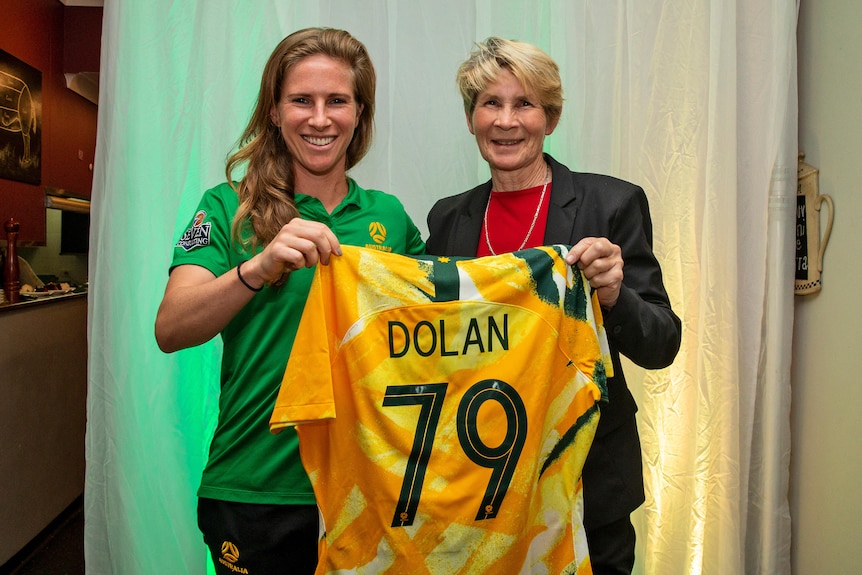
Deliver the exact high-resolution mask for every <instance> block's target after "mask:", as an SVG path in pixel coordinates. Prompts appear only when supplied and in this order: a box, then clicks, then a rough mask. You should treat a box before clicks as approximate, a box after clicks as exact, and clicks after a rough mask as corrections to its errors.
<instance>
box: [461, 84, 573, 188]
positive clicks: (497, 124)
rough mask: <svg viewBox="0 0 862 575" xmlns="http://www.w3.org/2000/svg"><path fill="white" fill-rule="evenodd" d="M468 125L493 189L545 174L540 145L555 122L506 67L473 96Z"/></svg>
mask: <svg viewBox="0 0 862 575" xmlns="http://www.w3.org/2000/svg"><path fill="white" fill-rule="evenodd" d="M467 126H468V127H469V129H470V133H472V134H473V135H474V136H476V143H477V144H478V145H479V152H480V153H481V154H482V157H483V158H485V161H486V162H488V165H489V166H490V167H491V174H492V177H493V178H494V180H495V182H494V184H495V189H498V190H499V191H505V190H501V189H500V185H501V183H503V182H511V184H510V185H508V186H506V184H503V185H504V187H510V188H511V189H522V188H524V187H529V186H530V185H535V184H534V183H533V182H532V179H534V177H535V176H536V175H537V174H538V175H540V176H543V175H544V173H545V165H544V162H545V161H544V158H543V157H542V144H543V142H544V140H545V136H547V135H549V134H551V132H553V131H554V128H555V127H556V122H553V123H550V122H548V118H547V115H546V114H545V111H544V109H543V108H542V105H541V103H540V102H539V98H538V97H537V96H536V94H535V93H534V92H533V91H532V90H525V89H524V87H523V86H522V85H521V83H520V82H519V81H518V79H517V78H516V77H515V76H514V75H513V74H512V73H511V72H510V71H509V70H507V69H506V68H503V69H501V70H500V74H499V76H498V77H497V80H496V81H495V82H492V83H491V84H488V87H487V88H486V89H484V90H483V91H481V92H479V94H478V95H477V96H476V105H475V107H474V108H473V113H472V116H468V117H467Z"/></svg>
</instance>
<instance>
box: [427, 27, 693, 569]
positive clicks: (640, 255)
mask: <svg viewBox="0 0 862 575" xmlns="http://www.w3.org/2000/svg"><path fill="white" fill-rule="evenodd" d="M457 79H458V84H459V88H460V90H461V95H462V97H463V100H464V110H465V112H466V116H467V126H468V128H469V130H470V132H471V133H472V134H474V135H475V137H476V143H477V145H478V146H479V150H480V152H481V154H482V157H483V158H484V159H485V160H486V161H487V162H488V165H489V167H490V170H491V180H490V181H488V182H485V183H484V184H481V185H479V186H477V187H475V188H473V189H472V190H469V191H467V192H464V193H461V194H458V195H456V196H451V197H448V198H444V199H442V200H439V201H438V202H437V203H436V204H435V205H434V207H433V208H432V209H431V211H430V213H429V214H428V229H429V232H430V235H429V237H428V241H427V243H426V246H427V249H428V252H429V253H430V254H434V255H449V256H483V255H493V254H498V253H504V252H509V251H516V250H518V249H523V248H529V247H535V246H540V245H550V244H567V245H569V246H572V248H571V251H570V252H569V254H568V256H567V258H566V259H567V261H568V262H569V263H570V264H572V265H575V264H577V266H578V267H579V268H581V269H582V270H583V271H584V274H585V276H586V277H587V279H588V280H589V281H590V285H591V286H592V287H593V288H595V289H596V290H597V291H598V296H599V301H600V303H601V305H602V310H603V317H604V323H605V328H606V331H607V335H608V341H609V344H610V349H611V355H612V358H613V364H614V365H613V368H614V376H613V377H611V378H610V379H609V381H608V394H609V401H608V403H607V404H603V405H602V407H601V418H600V420H599V427H598V430H597V434H596V438H595V440H594V442H593V445H592V447H591V449H590V454H589V456H588V457H587V461H586V464H585V466H584V471H583V481H584V508H585V514H584V524H585V527H586V531H587V540H588V543H589V550H590V560H591V562H592V567H593V572H594V573H596V574H606V573H607V574H610V573H614V574H616V573H631V570H632V567H633V564H634V549H635V532H634V527H633V526H632V523H631V519H630V514H631V512H632V511H634V510H635V509H636V508H637V507H638V506H639V505H640V504H641V503H643V501H644V483H643V472H642V465H641V449H640V440H639V438H638V431H637V425H636V422H635V412H636V411H637V405H636V404H635V401H634V398H633V397H632V395H631V392H630V391H629V389H628V387H627V386H626V381H625V376H624V374H623V370H622V366H621V365H620V354H622V355H625V356H626V357H628V358H629V359H630V360H632V361H633V362H634V363H635V364H637V365H639V366H641V367H644V368H647V369H658V368H662V367H667V366H668V365H670V363H671V362H672V361H673V359H674V357H675V356H676V353H677V351H678V350H679V345H680V337H681V322H680V320H679V318H678V317H677V316H676V314H674V312H673V310H672V309H671V306H670V301H669V299H668V295H667V292H666V291H665V288H664V284H663V282H662V273H661V268H660V267H659V264H658V261H657V260H656V258H655V256H654V255H653V251H652V223H651V220H650V214H649V205H648V204H647V198H646V195H645V194H644V191H643V190H642V189H641V188H640V187H638V186H636V185H634V184H631V183H628V182H625V181H623V180H619V179H616V178H613V177H610V176H603V175H598V174H585V173H578V172H572V171H571V170H569V169H568V168H567V167H566V166H564V165H563V164H560V163H559V162H557V161H556V160H554V159H553V158H552V157H550V156H549V155H547V154H543V153H542V146H543V142H544V138H545V136H547V135H549V134H551V133H552V132H553V131H554V128H556V126H557V123H558V121H559V119H560V114H561V112H562V101H563V97H562V84H561V82H560V76H559V69H558V67H557V65H556V63H555V62H554V61H553V60H552V59H551V58H550V57H549V56H548V55H547V54H545V53H544V52H543V51H541V50H539V49H538V48H536V47H535V46H532V45H530V44H525V43H522V42H514V41H510V40H505V39H502V38H495V37H492V38H488V39H487V40H485V41H484V42H481V43H479V44H477V48H476V49H475V50H474V51H473V52H472V53H471V55H470V57H469V58H468V59H467V61H466V62H464V63H463V64H462V65H461V67H460V68H459V70H458V76H457ZM623 264H625V269H623Z"/></svg>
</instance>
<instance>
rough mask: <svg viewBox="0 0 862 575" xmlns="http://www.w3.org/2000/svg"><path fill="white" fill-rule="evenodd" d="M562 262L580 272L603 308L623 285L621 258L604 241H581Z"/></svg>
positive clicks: (614, 247)
mask: <svg viewBox="0 0 862 575" xmlns="http://www.w3.org/2000/svg"><path fill="white" fill-rule="evenodd" d="M566 263H567V264H569V265H571V266H573V265H577V266H578V268H579V269H580V270H581V271H582V272H584V277H586V278H587V281H589V282H590V287H591V288H593V289H594V290H596V291H597V292H598V294H597V295H598V297H599V303H600V304H601V305H602V308H603V309H611V308H612V307H614V305H615V304H616V303H617V298H619V296H620V287H621V286H622V285H623V255H622V250H621V249H620V246H618V245H616V244H614V243H612V242H611V241H610V240H609V239H608V238H593V237H590V238H583V239H581V240H580V241H579V242H578V243H576V244H575V245H574V246H572V249H571V250H569V253H568V254H566Z"/></svg>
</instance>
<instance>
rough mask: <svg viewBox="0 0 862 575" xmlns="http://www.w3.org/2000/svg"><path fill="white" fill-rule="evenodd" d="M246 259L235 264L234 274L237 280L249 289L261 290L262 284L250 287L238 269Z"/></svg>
mask: <svg viewBox="0 0 862 575" xmlns="http://www.w3.org/2000/svg"><path fill="white" fill-rule="evenodd" d="M246 261H247V260H243V261H241V262H239V264H238V265H237V266H236V275H237V276H238V277H239V281H241V282H242V285H244V286H245V287H247V288H248V289H250V290H251V291H255V292H257V291H260V290H262V289H263V286H260V287H259V288H256V287H251V285H250V284H249V283H248V282H247V281H245V279H244V278H243V277H242V273H241V272H240V271H239V268H241V267H242V264H244V263H245V262H246Z"/></svg>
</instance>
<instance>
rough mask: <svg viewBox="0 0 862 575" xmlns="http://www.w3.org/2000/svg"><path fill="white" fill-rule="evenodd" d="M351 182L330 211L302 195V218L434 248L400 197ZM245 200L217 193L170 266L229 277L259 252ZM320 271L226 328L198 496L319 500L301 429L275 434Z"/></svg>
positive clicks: (224, 188) (398, 247)
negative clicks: (244, 213) (243, 243)
mask: <svg viewBox="0 0 862 575" xmlns="http://www.w3.org/2000/svg"><path fill="white" fill-rule="evenodd" d="M349 183H350V186H349V190H348V193H347V196H345V198H344V200H343V201H342V202H341V203H340V204H339V205H338V206H337V207H336V208H335V209H334V210H333V211H332V213H331V214H330V213H327V211H326V209H325V208H324V207H323V204H321V203H320V201H319V200H317V199H316V198H313V197H311V196H306V195H303V194H297V195H296V205H297V208H298V209H299V214H300V217H301V218H303V219H306V220H313V221H317V222H321V223H324V224H326V225H327V226H328V227H329V228H330V229H331V230H332V231H333V233H335V236H336V237H337V238H338V240H339V242H341V243H342V244H347V245H355V246H363V247H373V248H375V249H382V250H385V251H392V252H395V253H401V254H422V253H424V252H425V244H424V242H423V241H422V237H421V234H420V233H419V230H418V229H417V228H416V226H415V225H414V223H413V221H412V220H411V219H410V216H408V215H407V212H406V211H405V210H404V206H403V205H402V204H401V202H400V201H399V200H398V199H397V198H396V197H395V196H393V195H390V194H386V193H383V192H380V191H377V190H364V189H362V188H360V187H359V186H358V185H357V184H356V182H354V181H353V180H349ZM238 206H239V200H238V198H237V195H236V193H235V192H234V191H233V189H232V188H231V187H230V186H229V185H228V184H227V183H224V184H221V185H219V186H216V187H215V188H212V189H211V190H208V191H207V192H206V193H205V194H204V196H203V198H202V199H201V202H200V205H199V206H198V209H197V211H196V213H195V216H194V217H193V218H192V221H191V223H190V224H189V227H188V229H187V230H186V232H185V233H184V234H183V236H182V238H180V240H179V241H178V242H177V245H176V247H175V249H174V257H173V262H172V266H171V267H175V266H178V265H184V264H194V265H198V266H202V267H205V268H207V269H208V270H210V271H211V272H212V273H213V274H215V275H216V276H220V275H222V274H224V273H225V272H228V271H230V270H231V269H233V268H234V267H236V265H237V264H239V263H240V262H241V261H243V260H246V259H249V257H251V254H249V253H244V252H241V251H238V249H237V246H236V244H235V242H232V241H231V237H230V230H231V223H232V222H233V217H234V214H235V213H236V210H237V207H238ZM313 274H314V270H313V269H311V268H306V269H301V270H297V271H295V272H292V273H291V274H290V276H289V277H288V280H287V283H286V284H285V285H283V286H281V287H265V288H263V290H262V291H260V292H259V293H257V294H255V296H254V297H253V298H252V299H251V301H249V302H248V304H246V306H245V307H244V308H243V309H242V310H240V312H239V313H237V315H236V316H235V317H234V318H233V319H232V320H231V321H230V323H228V325H227V326H226V327H225V328H224V330H223V331H222V333H221V337H222V340H223V343H224V352H223V356H222V368H221V394H220V397H219V416H218V423H217V426H216V429H215V434H214V436H213V439H212V443H211V445H210V454H209V459H208V461H207V465H206V468H205V469H204V472H203V477H202V479H201V485H200V488H199V489H198V496H200V497H207V498H212V499H220V500H224V501H236V502H242V503H268V504H313V503H314V502H315V499H314V493H313V491H312V489H311V483H310V482H309V480H308V477H307V476H306V474H305V470H304V469H303V467H302V462H301V461H300V457H299V441H298V439H297V436H296V432H295V431H294V430H293V429H288V430H285V431H284V432H283V433H280V434H278V435H273V434H272V433H270V431H269V418H270V415H271V414H272V408H273V405H274V404H275V399H276V396H277V394H278V389H279V386H280V384H281V380H282V377H283V376H284V369H285V366H286V365H287V358H288V356H289V355H290V350H291V348H292V347H293V341H294V338H295V337H296V330H297V326H298V325H299V319H300V317H301V315H302V310H303V306H304V305H305V299H306V296H307V295H308V290H309V288H310V285H311V279H312V276H313Z"/></svg>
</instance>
